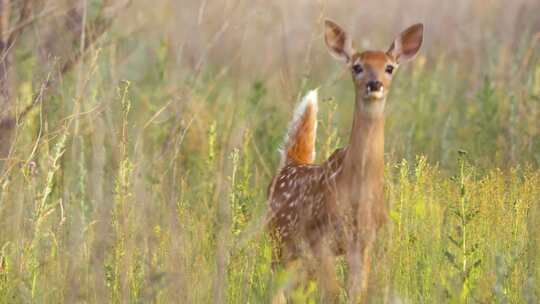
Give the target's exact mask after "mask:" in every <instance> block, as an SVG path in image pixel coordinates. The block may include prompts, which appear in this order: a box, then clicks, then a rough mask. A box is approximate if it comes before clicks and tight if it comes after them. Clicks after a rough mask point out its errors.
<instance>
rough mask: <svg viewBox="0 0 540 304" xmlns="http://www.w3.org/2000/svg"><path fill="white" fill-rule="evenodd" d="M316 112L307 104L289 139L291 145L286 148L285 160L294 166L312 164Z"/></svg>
mask: <svg viewBox="0 0 540 304" xmlns="http://www.w3.org/2000/svg"><path fill="white" fill-rule="evenodd" d="M316 123H317V112H316V111H315V109H314V108H313V105H312V104H308V105H307V108H306V109H305V111H304V113H303V114H302V117H301V120H300V122H299V125H298V126H297V127H296V129H295V130H294V132H295V133H294V134H293V136H292V138H291V139H290V141H291V143H292V144H291V145H290V147H288V148H287V159H288V160H289V161H292V162H293V163H295V164H310V163H312V162H313V151H314V150H315V137H316V134H315V131H316V130H315V128H314V125H315V124H316Z"/></svg>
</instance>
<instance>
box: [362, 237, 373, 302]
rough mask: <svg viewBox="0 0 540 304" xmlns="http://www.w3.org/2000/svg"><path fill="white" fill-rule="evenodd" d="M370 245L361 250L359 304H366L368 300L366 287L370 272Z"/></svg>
mask: <svg viewBox="0 0 540 304" xmlns="http://www.w3.org/2000/svg"><path fill="white" fill-rule="evenodd" d="M371 247H372V245H371V244H368V245H367V246H364V248H363V250H362V277H361V279H362V280H361V285H360V295H361V303H365V302H367V299H368V287H369V273H370V271H371Z"/></svg>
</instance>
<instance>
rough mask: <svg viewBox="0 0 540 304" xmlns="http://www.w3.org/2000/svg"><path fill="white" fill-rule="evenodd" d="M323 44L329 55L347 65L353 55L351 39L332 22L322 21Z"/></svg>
mask: <svg viewBox="0 0 540 304" xmlns="http://www.w3.org/2000/svg"><path fill="white" fill-rule="evenodd" d="M324 42H325V43H326V47H327V48H328V52H330V54H331V55H332V56H333V57H334V58H336V59H338V60H340V61H342V62H344V63H348V62H349V61H350V60H351V56H352V55H353V53H354V49H353V47H352V40H351V37H350V36H349V35H348V34H347V33H346V32H345V31H344V30H343V29H342V28H341V27H340V26H339V25H338V24H337V23H335V22H334V21H331V20H328V19H327V20H325V21H324Z"/></svg>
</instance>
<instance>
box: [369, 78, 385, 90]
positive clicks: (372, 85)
mask: <svg viewBox="0 0 540 304" xmlns="http://www.w3.org/2000/svg"><path fill="white" fill-rule="evenodd" d="M366 87H367V89H368V91H370V92H378V91H380V90H381V88H382V82H380V81H378V80H370V81H368V83H367V84H366Z"/></svg>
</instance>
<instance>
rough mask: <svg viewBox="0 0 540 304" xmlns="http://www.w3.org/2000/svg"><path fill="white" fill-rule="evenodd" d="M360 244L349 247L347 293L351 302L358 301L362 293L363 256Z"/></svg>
mask: <svg viewBox="0 0 540 304" xmlns="http://www.w3.org/2000/svg"><path fill="white" fill-rule="evenodd" d="M358 248H359V246H358V244H355V245H353V246H350V247H349V250H348V251H347V266H348V273H347V295H348V297H349V303H358V300H359V295H360V280H361V262H362V256H361V254H360V252H359V250H358Z"/></svg>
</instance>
